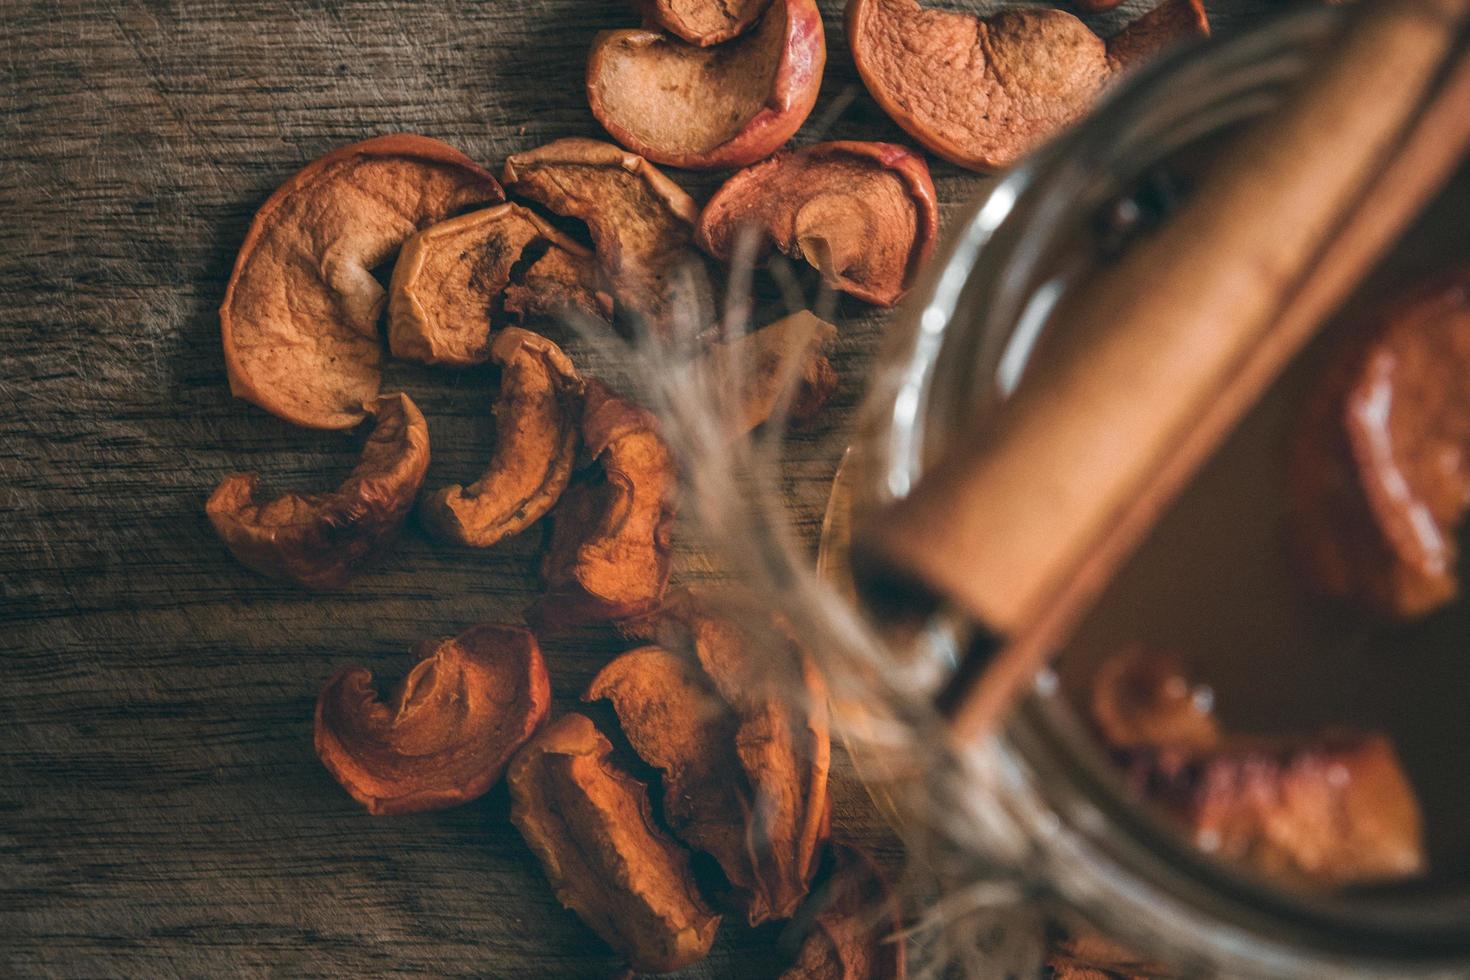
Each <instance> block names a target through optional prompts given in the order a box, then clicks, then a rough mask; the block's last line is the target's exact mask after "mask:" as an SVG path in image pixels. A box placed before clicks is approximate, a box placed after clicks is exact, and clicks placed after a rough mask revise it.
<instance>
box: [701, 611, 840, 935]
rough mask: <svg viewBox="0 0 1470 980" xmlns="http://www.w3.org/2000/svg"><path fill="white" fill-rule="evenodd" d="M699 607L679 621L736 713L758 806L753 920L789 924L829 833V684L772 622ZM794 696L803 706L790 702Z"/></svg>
mask: <svg viewBox="0 0 1470 980" xmlns="http://www.w3.org/2000/svg"><path fill="white" fill-rule="evenodd" d="M698 605H699V604H698V603H697V601H696V609H695V611H693V612H686V613H684V614H683V615H684V616H685V617H686V625H687V628H688V629H689V631H690V635H691V638H692V640H693V646H694V652H695V655H696V656H697V657H698V659H699V663H700V666H701V667H703V668H704V672H705V673H706V674H707V675H708V676H709V678H710V680H711V682H712V683H713V684H714V687H715V690H717V691H719V693H720V695H721V696H722V697H723V698H724V699H725V701H726V702H728V703H729V704H730V705H731V707H732V708H733V709H734V711H735V714H736V718H737V719H738V722H739V724H738V727H737V729H736V735H735V751H736V754H737V755H738V756H739V758H740V763H741V767H742V768H743V769H744V771H745V776H746V779H747V780H748V781H749V783H750V788H751V795H752V801H753V804H754V806H753V809H752V812H751V814H750V818H749V821H748V824H747V829H746V835H747V836H746V840H747V847H748V849H749V852H750V855H751V861H752V863H753V865H754V867H755V869H756V881H757V884H756V887H755V889H754V894H753V895H752V897H751V901H750V904H749V906H748V916H749V919H750V923H751V924H752V925H756V924H759V923H761V922H763V921H766V920H768V919H785V918H789V917H790V916H791V915H792V914H793V913H795V911H796V908H797V906H798V905H800V904H801V900H802V899H803V898H805V897H806V894H807V891H808V889H809V888H810V887H811V881H812V875H813V874H814V873H815V872H816V867H817V862H818V860H819V858H820V856H821V855H820V845H821V844H822V843H823V842H824V841H825V840H826V839H827V835H828V833H829V831H830V829H831V823H830V821H831V800H830V799H829V798H828V795H827V775H828V771H829V769H830V766H831V742H830V734H829V730H828V721H827V692H826V687H825V685H824V684H823V682H822V678H821V675H820V674H818V673H817V671H816V670H815V668H814V667H813V666H812V665H811V664H810V663H809V662H808V661H807V660H806V658H805V657H803V656H802V655H801V653H800V651H799V650H798V649H797V648H796V644H795V642H794V641H793V640H792V639H791V638H790V636H789V635H788V634H787V633H786V632H785V631H784V630H782V629H781V628H780V627H779V625H778V624H770V623H767V624H765V628H763V629H756V628H755V627H754V626H753V625H752V626H750V627H747V626H743V625H741V624H738V623H736V622H735V621H734V620H733V619H731V618H728V617H727V616H725V615H723V614H722V615H719V616H716V615H713V614H711V613H710V612H708V611H707V609H705V610H699V609H698ZM749 612H751V614H752V616H753V617H754V616H758V615H759V614H758V613H757V612H756V611H755V610H750V611H749ZM759 622H760V619H759V618H752V619H751V620H750V623H751V624H756V623H759ZM757 643H759V644H762V645H765V646H766V647H767V650H766V652H765V653H764V654H761V653H757V652H756V650H755V648H754V646H753V645H754V644H757ZM798 691H800V692H803V695H802V697H801V702H802V703H801V705H800V706H799V707H798V706H797V705H794V704H793V703H792V700H791V699H792V697H793V692H798Z"/></svg>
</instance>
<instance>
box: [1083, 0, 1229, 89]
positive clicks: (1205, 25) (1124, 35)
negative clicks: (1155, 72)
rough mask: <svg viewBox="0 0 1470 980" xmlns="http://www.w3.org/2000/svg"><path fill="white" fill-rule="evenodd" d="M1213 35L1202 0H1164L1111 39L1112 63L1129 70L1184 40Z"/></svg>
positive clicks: (1114, 66)
mask: <svg viewBox="0 0 1470 980" xmlns="http://www.w3.org/2000/svg"><path fill="white" fill-rule="evenodd" d="M1209 36H1210V19H1209V17H1207V16H1206V15H1205V7H1204V4H1203V3H1201V2H1200V0H1164V2H1163V3H1161V4H1159V5H1158V6H1157V7H1155V8H1154V9H1153V10H1150V11H1149V12H1148V13H1146V14H1144V15H1143V16H1142V17H1140V18H1138V19H1137V20H1135V21H1134V22H1133V23H1131V24H1129V25H1128V26H1127V27H1125V28H1123V29H1122V30H1121V31H1119V32H1118V33H1117V34H1114V35H1113V36H1112V37H1110V38H1108V64H1109V65H1110V66H1111V67H1112V69H1113V71H1115V72H1118V71H1126V70H1128V69H1130V68H1133V67H1136V66H1137V65H1141V64H1143V63H1144V62H1145V61H1148V60H1149V59H1151V58H1153V57H1154V56H1155V55H1157V54H1159V52H1161V51H1164V50H1166V49H1168V48H1171V47H1173V46H1174V45H1176V44H1178V43H1180V42H1181V41H1186V40H1188V39H1190V38H1194V37H1209Z"/></svg>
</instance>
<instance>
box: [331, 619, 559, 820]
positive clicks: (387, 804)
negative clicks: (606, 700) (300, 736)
mask: <svg viewBox="0 0 1470 980" xmlns="http://www.w3.org/2000/svg"><path fill="white" fill-rule="evenodd" d="M424 647H425V648H426V649H423V650H422V652H421V654H420V656H421V657H422V659H421V660H420V662H419V663H418V664H417V665H416V666H415V667H414V669H413V670H412V671H411V672H410V673H409V675H408V676H407V677H405V678H404V680H403V683H402V684H400V685H399V687H398V690H397V692H396V693H395V694H394V696H393V697H392V698H391V699H390V700H389V701H388V702H387V703H384V702H383V701H380V700H379V699H378V694H377V691H376V690H374V688H373V675H372V674H371V673H370V672H369V671H367V670H364V669H363V668H361V667H346V668H343V669H342V670H340V671H338V672H337V674H335V675H334V676H333V677H332V679H331V680H329V681H327V683H326V686H325V687H323V688H322V693H321V696H320V697H319V698H318V699H317V703H316V752H317V755H318V756H319V757H320V758H321V760H322V764H323V765H324V766H326V767H327V771H329V772H330V773H331V774H332V776H333V777H334V778H335V779H336V780H337V782H339V783H341V784H342V786H343V788H344V789H346V790H347V792H348V793H350V794H352V798H353V799H355V800H357V801H358V802H359V803H361V804H362V805H363V806H365V807H367V809H368V812H369V813H373V814H377V815H379V816H386V815H389V814H396V813H419V812H422V811H425V810H442V809H443V808H445V807H450V806H457V805H458V804H460V803H467V802H469V801H470V800H473V799H476V798H477V797H480V796H482V795H484V794H485V793H486V792H487V791H488V790H489V789H490V787H491V786H493V785H495V783H496V782H497V781H498V780H499V779H500V777H501V775H502V774H503V773H504V772H505V768H506V766H507V765H508V764H509V763H510V759H511V757H512V756H513V755H515V753H516V751H517V750H518V749H520V747H521V746H522V745H524V744H525V743H526V741H527V740H528V739H530V737H531V735H532V733H534V732H535V731H536V729H537V728H538V727H539V726H540V724H541V722H542V721H543V720H545V718H546V712H547V710H548V708H549V707H550V704H551V682H550V680H549V679H548V678H547V675H546V664H545V663H544V662H543V661H542V659H541V649H540V647H539V646H537V644H536V638H535V637H534V636H532V635H531V634H530V633H529V632H528V631H526V630H524V629H521V628H520V627H516V626H497V625H493V624H488V623H486V624H482V625H480V626H475V627H472V628H471V629H469V630H466V631H465V632H464V633H461V634H460V635H459V636H457V637H455V638H454V639H452V640H442V641H439V642H438V643H437V644H435V643H429V644H425V645H424Z"/></svg>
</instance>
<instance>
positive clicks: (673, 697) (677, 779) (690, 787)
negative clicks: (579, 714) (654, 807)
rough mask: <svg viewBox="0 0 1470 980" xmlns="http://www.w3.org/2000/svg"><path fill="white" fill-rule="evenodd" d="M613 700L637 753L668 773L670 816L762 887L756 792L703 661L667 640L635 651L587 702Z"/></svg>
mask: <svg viewBox="0 0 1470 980" xmlns="http://www.w3.org/2000/svg"><path fill="white" fill-rule="evenodd" d="M600 699H606V700H609V701H611V702H612V705H613V709H614V710H615V711H616V712H617V715H618V721H619V723H620V724H621V725H622V729H623V734H624V735H626V736H627V739H628V742H629V743H630V744H631V745H632V746H633V751H635V752H637V753H638V757H639V758H641V759H642V760H643V761H644V762H646V763H648V764H649V765H650V766H653V767H654V768H656V769H658V770H659V771H660V772H661V773H662V774H663V790H664V792H663V801H664V804H663V811H664V819H665V821H666V822H667V823H668V825H669V829H670V830H672V831H673V832H674V834H675V836H677V837H678V838H679V839H680V840H682V841H683V842H684V843H685V844H688V845H689V846H690V847H691V848H693V849H694V850H696V851H703V852H704V853H706V854H709V855H710V856H711V857H713V858H714V859H715V861H716V862H717V863H718V864H719V865H720V869H721V870H722V871H724V873H725V877H726V878H727V879H728V880H729V882H730V884H731V885H732V886H733V887H734V888H735V889H736V890H737V891H738V892H739V893H741V894H742V895H744V896H747V897H748V896H749V895H751V894H752V893H753V892H754V891H755V889H756V887H757V882H756V877H755V869H754V867H753V866H752V864H751V859H750V853H749V850H748V848H747V841H746V818H747V814H749V812H750V808H751V802H750V792H749V788H748V787H747V785H746V782H745V780H744V779H743V778H742V777H741V769H740V760H739V758H738V757H737V756H736V754H735V729H736V720H735V716H734V714H733V713H732V712H731V710H730V706H729V705H727V704H726V703H725V702H724V701H723V700H721V698H720V696H719V695H718V694H717V693H715V691H714V689H713V688H712V687H711V686H710V682H709V680H708V679H707V678H706V677H705V676H704V674H703V672H702V671H701V670H700V669H699V665H698V664H696V663H695V662H693V661H692V660H691V659H690V658H688V657H683V656H679V655H678V654H674V653H670V652H669V651H667V650H664V649H662V648H661V647H656V646H646V647H639V648H638V649H636V650H630V651H628V652H627V653H625V654H622V655H621V656H619V657H617V658H616V659H615V660H613V661H612V662H611V663H609V664H608V665H607V666H606V667H604V668H602V670H600V671H599V672H598V674H597V676H596V677H594V678H593V679H592V683H591V684H590V685H589V686H588V688H587V693H586V694H585V695H583V700H584V701H596V700H600Z"/></svg>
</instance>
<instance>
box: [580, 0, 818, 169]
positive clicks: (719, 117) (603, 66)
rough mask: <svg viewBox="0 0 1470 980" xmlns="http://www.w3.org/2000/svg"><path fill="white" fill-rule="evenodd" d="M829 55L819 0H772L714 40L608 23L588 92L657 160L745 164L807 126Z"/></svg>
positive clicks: (617, 128) (608, 118)
mask: <svg viewBox="0 0 1470 980" xmlns="http://www.w3.org/2000/svg"><path fill="white" fill-rule="evenodd" d="M826 60H827V49H826V41H825V39H824V35H823V32H822V15H821V11H819V10H818V9H817V5H816V3H815V0H774V2H773V3H771V5H770V6H769V7H768V8H767V9H766V12H765V14H764V15H763V16H762V17H761V19H760V22H759V23H758V24H756V26H755V27H754V28H752V29H751V30H750V32H749V33H746V34H743V35H741V36H740V37H738V38H736V39H735V40H732V41H727V42H725V43H724V44H721V45H718V46H716V47H710V48H702V47H697V46H695V45H692V44H688V43H685V42H684V41H681V40H679V39H678V38H674V37H671V36H669V35H668V34H664V33H662V32H660V31H648V30H624V31H604V32H603V33H601V34H599V35H598V36H597V39H596V40H595V41H593V43H592V54H591V57H589V58H588V61H587V99H588V101H589V102H590V103H591V105H592V114H593V115H595V116H596V117H597V121H598V122H600V123H602V125H603V127H604V128H605V129H606V130H607V131H608V132H609V133H611V134H612V136H613V138H614V139H616V140H617V141H618V142H619V143H621V144H623V145H624V146H626V147H628V148H629V149H631V150H633V151H634V152H636V153H640V154H642V155H643V156H645V157H647V158H648V159H650V160H653V161H655V162H657V163H666V164H668V165H670V166H674V167H684V168H688V169H700V170H702V169H712V168H715V167H740V166H744V165H745V164H747V163H752V162H754V161H756V160H759V159H761V158H762V157H766V156H769V155H770V154H772V153H774V152H775V151H776V149H777V148H778V147H779V146H780V145H781V144H782V143H784V142H786V141H787V140H788V139H790V138H791V137H792V136H793V135H794V134H795V133H796V131H797V130H798V129H800V128H801V124H802V123H803V122H805V121H806V117H807V116H808V115H809V114H810V113H811V111H812V106H814V105H815V104H816V101H817V90H818V89H819V88H820V87H821V84H822V69H823V67H824V65H825V64H826Z"/></svg>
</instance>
